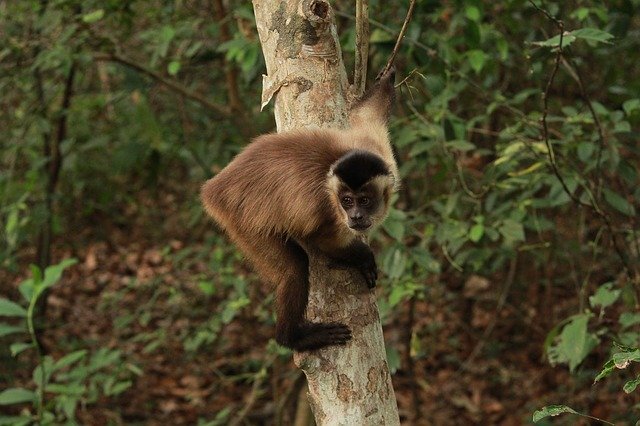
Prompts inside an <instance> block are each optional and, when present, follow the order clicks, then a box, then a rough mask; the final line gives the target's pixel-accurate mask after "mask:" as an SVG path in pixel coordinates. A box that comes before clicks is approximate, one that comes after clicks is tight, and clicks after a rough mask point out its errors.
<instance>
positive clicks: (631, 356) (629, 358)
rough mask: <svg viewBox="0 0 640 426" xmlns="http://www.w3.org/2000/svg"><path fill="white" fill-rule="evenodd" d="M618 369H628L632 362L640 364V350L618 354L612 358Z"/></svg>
mask: <svg viewBox="0 0 640 426" xmlns="http://www.w3.org/2000/svg"><path fill="white" fill-rule="evenodd" d="M611 360H612V361H613V363H614V364H615V366H616V368H619V369H623V368H627V367H628V366H629V364H630V363H632V362H640V349H635V350H630V351H625V352H618V353H615V354H613V356H611Z"/></svg>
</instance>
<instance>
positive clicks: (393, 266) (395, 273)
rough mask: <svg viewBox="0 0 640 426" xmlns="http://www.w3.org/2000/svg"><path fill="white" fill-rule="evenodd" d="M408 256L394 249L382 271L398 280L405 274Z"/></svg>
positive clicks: (384, 263) (386, 258)
mask: <svg viewBox="0 0 640 426" xmlns="http://www.w3.org/2000/svg"><path fill="white" fill-rule="evenodd" d="M406 265H407V256H406V254H405V253H404V251H403V250H400V249H397V248H396V249H393V251H392V252H391V253H390V255H389V256H385V259H384V262H383V265H382V269H383V270H384V271H385V273H386V274H387V275H388V276H389V278H391V279H398V278H400V277H401V276H402V274H403V273H404V270H405V267H406Z"/></svg>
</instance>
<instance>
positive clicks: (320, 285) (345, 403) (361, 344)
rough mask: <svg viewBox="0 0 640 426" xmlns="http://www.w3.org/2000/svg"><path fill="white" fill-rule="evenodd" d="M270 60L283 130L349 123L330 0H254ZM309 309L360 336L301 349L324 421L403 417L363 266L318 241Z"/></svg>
mask: <svg viewBox="0 0 640 426" xmlns="http://www.w3.org/2000/svg"><path fill="white" fill-rule="evenodd" d="M253 6H254V11H255V15H256V22H257V27H258V33H259V36H260V41H261V43H262V50H263V53H264V56H265V62H266V65H267V75H266V76H264V77H263V94H262V106H263V107H264V106H265V105H266V104H268V103H269V101H270V100H271V99H272V98H273V99H274V100H275V117H276V124H277V127H278V131H286V130H290V129H294V128H304V127H333V128H344V127H345V126H346V125H347V112H348V109H347V104H348V100H351V98H352V94H351V93H349V88H348V82H347V76H346V72H345V69H344V64H343V62H342V54H341V51H340V45H339V43H338V37H337V32H336V26H335V21H334V16H333V10H332V8H331V6H330V4H329V2H328V1H326V0H281V1H277V0H253ZM307 249H308V251H309V254H310V281H311V291H310V295H309V306H308V308H307V317H308V318H309V320H311V321H314V322H331V321H339V322H343V323H346V324H347V325H348V326H349V327H350V328H351V330H352V334H353V339H352V340H351V341H350V342H349V343H348V344H347V345H346V346H341V347H338V346H336V347H329V348H325V349H322V350H319V351H312V352H300V353H295V355H294V360H295V362H296V364H297V365H298V366H299V367H300V368H301V369H302V370H303V371H304V372H305V374H306V376H307V380H308V383H309V401H310V404H311V407H312V410H313V412H314V416H315V419H316V423H317V424H318V425H364V424H367V425H375V424H384V425H397V424H399V423H400V422H399V419H398V409H397V405H396V400H395V394H394V392H393V387H392V384H391V376H390V374H389V369H388V366H387V361H386V353H385V348H384V340H383V336H382V326H381V323H380V318H379V315H378V308H377V305H376V301H375V293H373V292H371V291H369V290H368V289H367V287H366V285H365V283H364V280H363V279H362V277H361V276H360V274H359V273H358V272H357V271H350V270H335V269H329V268H328V267H327V259H326V258H324V257H322V256H321V255H319V254H318V253H317V252H315V251H314V250H313V248H307Z"/></svg>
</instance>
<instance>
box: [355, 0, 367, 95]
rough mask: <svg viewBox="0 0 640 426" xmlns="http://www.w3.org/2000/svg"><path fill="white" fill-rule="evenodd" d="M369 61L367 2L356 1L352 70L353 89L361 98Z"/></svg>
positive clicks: (364, 0)
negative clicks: (354, 57)
mask: <svg viewBox="0 0 640 426" xmlns="http://www.w3.org/2000/svg"><path fill="white" fill-rule="evenodd" d="M368 60H369V0H356V59H355V66H354V70H353V89H354V93H355V95H356V97H360V96H362V94H363V93H364V88H365V85H366V82H367V63H368Z"/></svg>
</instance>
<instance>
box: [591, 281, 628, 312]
mask: <svg viewBox="0 0 640 426" xmlns="http://www.w3.org/2000/svg"><path fill="white" fill-rule="evenodd" d="M620 293H622V291H621V290H619V289H614V288H613V283H606V284H603V285H601V286H600V288H598V290H596V293H595V294H594V295H593V296H590V297H589V304H591V307H592V308H595V307H596V306H600V307H601V309H605V308H606V307H608V306H611V305H613V304H614V303H615V301H616V300H618V297H620Z"/></svg>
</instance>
